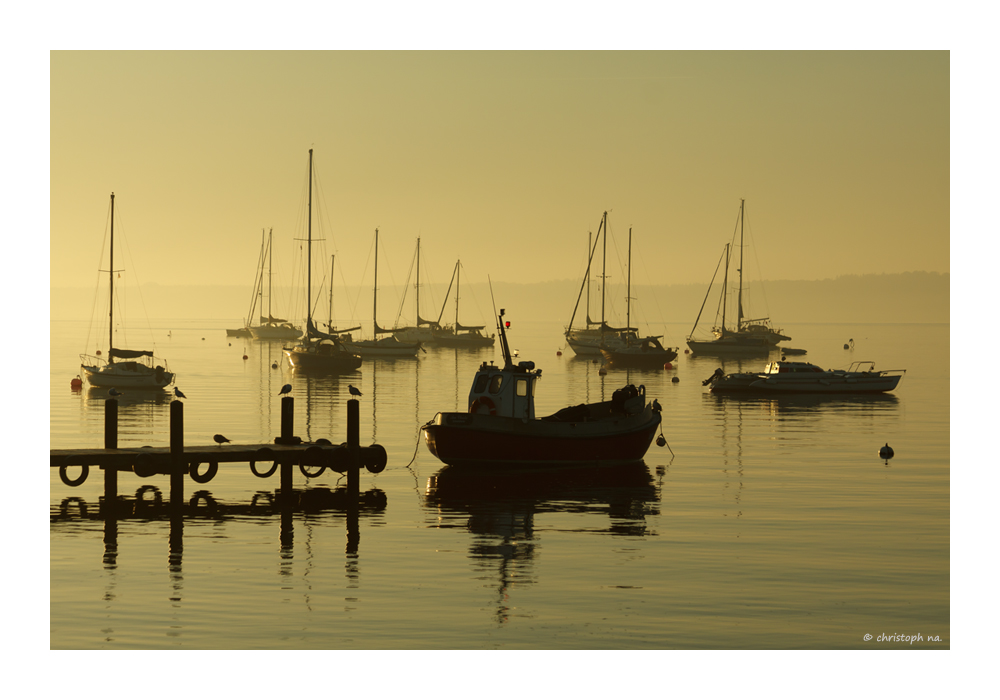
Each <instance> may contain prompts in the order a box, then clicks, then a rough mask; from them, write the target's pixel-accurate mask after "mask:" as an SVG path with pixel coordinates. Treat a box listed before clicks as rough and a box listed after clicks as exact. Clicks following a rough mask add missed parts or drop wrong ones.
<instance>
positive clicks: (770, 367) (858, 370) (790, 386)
mask: <svg viewBox="0 0 1000 700" xmlns="http://www.w3.org/2000/svg"><path fill="white" fill-rule="evenodd" d="M905 373H906V370H905V369H885V370H876V369H875V363H874V362H854V363H852V364H851V366H850V367H848V368H847V369H846V370H845V369H823V368H822V367H819V366H818V365H814V364H812V363H811V362H792V361H789V360H774V361H773V362H768V363H767V364H766V365H765V366H764V371H762V372H738V373H734V374H725V373H724V372H723V371H722V369H717V370H715V374H713V375H712V376H711V377H709V378H708V379H706V380H705V381H704V382H702V384H704V385H705V386H711V388H712V392H714V393H717V394H723V393H733V394H738V393H758V394H779V393H783V394H881V393H884V392H886V391H892V390H893V389H895V388H896V386H897V385H898V384H899V380H900V379H902V377H903V375H904V374H905Z"/></svg>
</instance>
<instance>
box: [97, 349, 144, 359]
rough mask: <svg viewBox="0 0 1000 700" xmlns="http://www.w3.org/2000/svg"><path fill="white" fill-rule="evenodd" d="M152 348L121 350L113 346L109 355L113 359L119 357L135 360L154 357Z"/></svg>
mask: <svg viewBox="0 0 1000 700" xmlns="http://www.w3.org/2000/svg"><path fill="white" fill-rule="evenodd" d="M152 356H153V351H152V350H119V349H118V348H111V349H110V350H109V351H108V357H109V358H111V359H112V360H113V359H115V358H118V359H120V360H135V359H138V358H140V357H152Z"/></svg>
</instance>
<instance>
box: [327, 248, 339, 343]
mask: <svg viewBox="0 0 1000 700" xmlns="http://www.w3.org/2000/svg"><path fill="white" fill-rule="evenodd" d="M336 258H337V256H336V255H331V256H330V322H329V323H328V324H327V330H328V331H330V332H331V333H333V262H334V260H336Z"/></svg>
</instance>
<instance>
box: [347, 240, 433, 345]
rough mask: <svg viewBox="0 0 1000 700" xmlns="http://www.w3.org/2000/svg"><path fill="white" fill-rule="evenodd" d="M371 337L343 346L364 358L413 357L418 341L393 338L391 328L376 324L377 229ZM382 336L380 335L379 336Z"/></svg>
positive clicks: (349, 342)
mask: <svg viewBox="0 0 1000 700" xmlns="http://www.w3.org/2000/svg"><path fill="white" fill-rule="evenodd" d="M372 328H373V333H372V337H371V338H368V339H364V340H350V341H345V342H344V346H345V347H346V348H347V349H348V350H349V351H350V352H353V353H354V354H356V355H359V356H360V357H362V358H363V359H366V360H374V359H379V358H385V359H391V358H405V357H414V356H416V354H417V351H418V350H420V343H403V342H401V341H399V340H397V339H396V338H394V337H393V336H392V335H391V333H392V329H391V328H381V327H380V326H379V325H378V229H375V283H374V285H373V286H372ZM379 336H382V337H379Z"/></svg>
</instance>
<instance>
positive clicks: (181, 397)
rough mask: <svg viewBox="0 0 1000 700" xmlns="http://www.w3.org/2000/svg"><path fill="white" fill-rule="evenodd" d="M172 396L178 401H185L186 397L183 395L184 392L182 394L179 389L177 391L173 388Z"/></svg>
mask: <svg viewBox="0 0 1000 700" xmlns="http://www.w3.org/2000/svg"><path fill="white" fill-rule="evenodd" d="M174 396H176V397H177V398H179V399H186V398H187V397H186V396H185V395H184V392H183V391H181V390H180V389H178V388H177V387H174Z"/></svg>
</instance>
